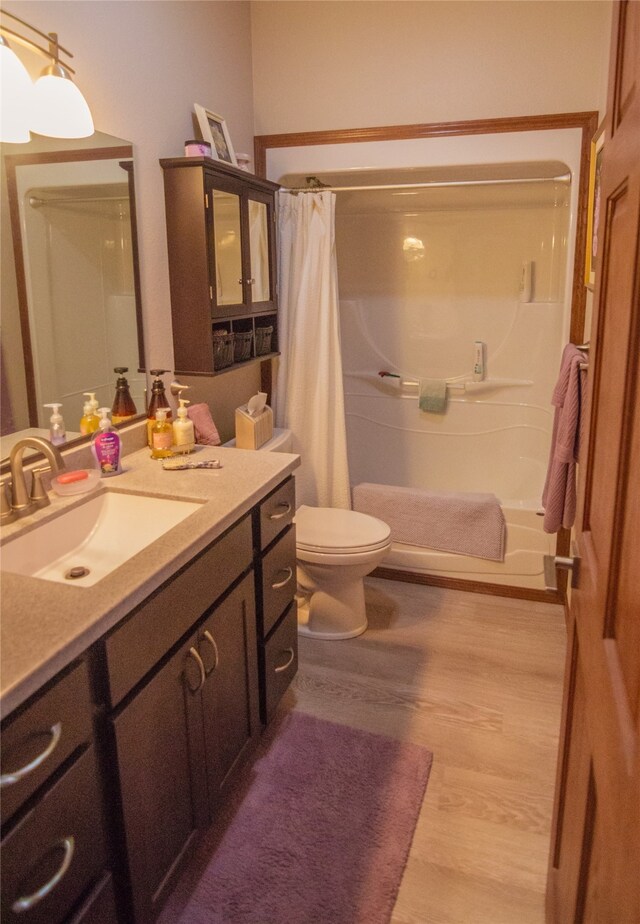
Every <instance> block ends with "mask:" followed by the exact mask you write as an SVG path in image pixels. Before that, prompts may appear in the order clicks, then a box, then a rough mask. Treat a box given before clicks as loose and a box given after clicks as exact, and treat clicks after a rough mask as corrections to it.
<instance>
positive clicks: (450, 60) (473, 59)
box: [251, 0, 611, 134]
mask: <svg viewBox="0 0 640 924" xmlns="http://www.w3.org/2000/svg"><path fill="white" fill-rule="evenodd" d="M610 17H611V3H610V2H609V0H603V2H600V0H587V2H583V0H568V2H565V0H553V2H549V0H531V2H529V0H502V2H501V0H486V2H485V0H417V2H414V0H411V2H405V0H390V2H386V0H355V2H342V0H336V2H322V0H270V2H261V0H259V2H253V3H252V4H251V20H252V33H253V73H254V101H255V111H256V134H271V133H277V132H292V131H314V130H321V129H338V128H359V127H365V126H374V125H399V124H411V123H421V122H438V121H453V120H458V119H483V118H492V117H499V116H519V115H527V114H540V113H551V112H569V111H581V110H589V109H601V110H603V109H604V104H605V88H606V68H607V60H608V53H609V32H610Z"/></svg>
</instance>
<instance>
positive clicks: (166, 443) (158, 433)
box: [151, 407, 173, 459]
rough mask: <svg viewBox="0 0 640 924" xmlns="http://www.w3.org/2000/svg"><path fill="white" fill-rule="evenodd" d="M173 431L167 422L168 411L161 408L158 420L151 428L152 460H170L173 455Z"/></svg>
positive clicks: (157, 413)
mask: <svg viewBox="0 0 640 924" xmlns="http://www.w3.org/2000/svg"><path fill="white" fill-rule="evenodd" d="M172 441H173V431H172V429H171V424H170V423H169V421H168V420H167V409H166V408H164V407H159V408H157V410H156V419H155V420H154V422H153V427H152V428H151V458H152V459H168V458H169V456H172V455H173V452H172V449H171V443H172Z"/></svg>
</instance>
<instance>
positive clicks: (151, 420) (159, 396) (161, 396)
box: [147, 369, 171, 449]
mask: <svg viewBox="0 0 640 924" xmlns="http://www.w3.org/2000/svg"><path fill="white" fill-rule="evenodd" d="M149 371H150V372H151V375H153V376H155V379H154V381H153V385H152V386H151V400H150V401H149V409H148V411H147V443H148V444H149V449H153V441H152V439H151V431H152V430H153V425H154V424H155V422H156V411H157V410H158V408H159V407H163V408H166V411H167V417H166V419H167V420H171V405H170V404H169V402H168V401H167V396H166V395H165V393H164V382H163V381H162V379H161V378H160V376H161V375H164V374H165V372H166V371H167V370H166V369H151V370H149Z"/></svg>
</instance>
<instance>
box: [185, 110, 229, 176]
mask: <svg viewBox="0 0 640 924" xmlns="http://www.w3.org/2000/svg"><path fill="white" fill-rule="evenodd" d="M193 108H194V110H195V114H196V116H197V119H198V125H199V126H200V131H201V133H202V137H203V139H204V141H208V142H209V144H210V145H211V156H212V157H213V159H214V160H221V161H223V162H224V163H227V164H233V166H234V167H237V166H238V162H237V160H236V155H235V151H234V150H233V145H232V144H231V136H230V135H229V129H228V128H227V123H226V122H225V120H224V118H223V117H222V116H221V115H218V114H217V113H216V112H212V111H211V110H210V109H205V107H204V106H200V105H199V104H198V103H194V104H193Z"/></svg>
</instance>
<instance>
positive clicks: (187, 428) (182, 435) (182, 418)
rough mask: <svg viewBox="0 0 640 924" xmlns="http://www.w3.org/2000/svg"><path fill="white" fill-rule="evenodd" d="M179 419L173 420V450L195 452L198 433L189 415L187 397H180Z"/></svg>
mask: <svg viewBox="0 0 640 924" xmlns="http://www.w3.org/2000/svg"><path fill="white" fill-rule="evenodd" d="M178 400H179V402H180V407H179V408H178V419H177V420H174V422H173V451H174V452H179V453H187V452H193V448H194V446H195V444H196V434H195V430H194V428H193V421H192V420H191V419H190V418H189V416H188V415H187V404H189V403H190V402H189V401H188V400H187V399H186V398H179V399H178Z"/></svg>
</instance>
